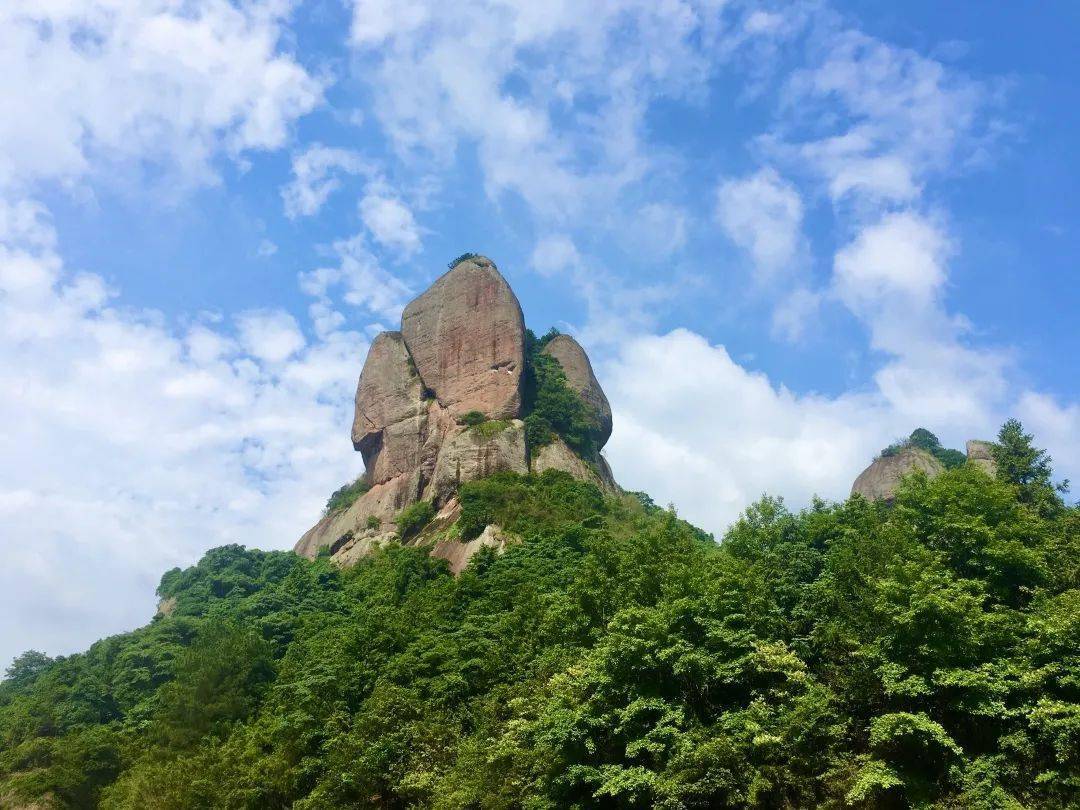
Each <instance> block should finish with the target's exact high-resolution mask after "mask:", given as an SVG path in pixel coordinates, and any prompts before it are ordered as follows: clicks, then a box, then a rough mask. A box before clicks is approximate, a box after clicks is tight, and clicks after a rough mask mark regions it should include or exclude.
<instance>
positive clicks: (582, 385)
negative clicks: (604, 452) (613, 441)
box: [544, 335, 611, 448]
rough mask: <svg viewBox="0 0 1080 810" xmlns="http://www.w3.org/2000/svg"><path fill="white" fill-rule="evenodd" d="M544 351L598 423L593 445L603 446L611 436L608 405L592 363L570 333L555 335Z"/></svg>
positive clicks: (609, 406)
mask: <svg viewBox="0 0 1080 810" xmlns="http://www.w3.org/2000/svg"><path fill="white" fill-rule="evenodd" d="M544 354H547V355H550V356H552V357H554V358H555V359H556V360H558V361H559V365H560V366H562V370H563V373H564V374H565V375H566V384H567V386H568V387H569V388H570V390H571V391H573V392H574V393H576V394H577V395H578V396H579V397H581V398H582V399H583V400H584V401H585V404H586V405H588V406H589V407H590V408H592V409H593V410H594V411H595V412H596V415H597V418H598V419H599V422H600V433H599V436H598V437H597V442H596V446H597V447H598V448H599V447H603V446H604V445H605V444H607V440H608V439H609V438H611V405H610V404H609V403H608V398H607V396H606V395H605V394H604V389H603V388H601V387H600V383H599V382H598V381H597V379H596V375H595V374H593V368H592V363H590V362H589V356H588V355H587V354H585V350H584V349H583V348H581V344H580V343H578V342H577V341H576V340H574V339H573V338H572V337H570V335H556V336H555V337H553V338H552V339H551V340H550V341H548V344H547V345H546V346H545V347H544Z"/></svg>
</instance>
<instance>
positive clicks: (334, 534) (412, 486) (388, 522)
mask: <svg viewBox="0 0 1080 810" xmlns="http://www.w3.org/2000/svg"><path fill="white" fill-rule="evenodd" d="M419 487H420V476H419V473H418V472H416V471H413V472H409V473H403V474H402V475H399V476H397V477H396V478H392V479H391V480H389V481H384V482H383V483H381V484H375V485H374V486H373V487H372V488H371V489H369V490H368V491H367V492H365V493H364V494H363V495H361V496H360V497H359V498H357V499H356V500H355V501H354V502H353V504H352V506H350V507H349V508H348V509H343V510H341V511H339V512H331V513H330V514H327V515H323V517H322V519H321V520H319V522H318V523H316V524H315V525H314V526H312V527H311V528H310V529H308V530H307V531H306V532H305V533H304V536H303V537H301V538H300V540H299V541H298V542H297V544H296V546H295V548H294V551H296V553H297V554H300V555H303V556H305V557H311V558H314V557H315V555H317V554H318V553H319V549H320V548H323V547H324V546H328V547H330V548H331V549H332V550H336V549H339V548H341V547H342V545H343V544H344V543H345V542H347V541H348V540H349V539H350V538H353V537H359V536H362V535H364V533H365V532H367V531H369V529H368V518H369V517H376V518H378V519H379V524H380V527H381V528H383V529H386V530H389V529H391V528H392V527H393V525H394V516H395V515H397V513H398V512H400V511H401V510H402V509H404V508H405V507H406V506H408V505H409V504H412V503H416V501H417V500H419V497H420V492H419Z"/></svg>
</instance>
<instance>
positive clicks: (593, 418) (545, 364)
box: [524, 328, 600, 459]
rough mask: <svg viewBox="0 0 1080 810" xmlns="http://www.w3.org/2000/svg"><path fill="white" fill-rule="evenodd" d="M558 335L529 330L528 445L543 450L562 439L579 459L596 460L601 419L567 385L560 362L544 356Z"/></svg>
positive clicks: (526, 400)
mask: <svg viewBox="0 0 1080 810" xmlns="http://www.w3.org/2000/svg"><path fill="white" fill-rule="evenodd" d="M558 334H559V331H558V330H557V329H554V328H553V329H550V330H549V331H548V332H547V334H545V335H544V336H543V337H541V338H537V337H536V335H535V334H533V332H532V330H531V329H526V330H525V379H524V388H525V391H524V401H525V408H524V413H525V414H526V416H525V442H526V444H527V445H528V446H529V448H530V449H532V448H540V447H543V446H544V445H546V444H551V442H552V441H553V440H554V438H555V436H561V437H562V439H563V441H565V442H566V444H567V446H569V447H570V448H571V449H572V450H574V451H575V452H576V453H577V454H578V455H579V456H581V457H582V458H585V459H592V458H594V457H595V456H596V454H597V452H598V446H597V437H598V435H599V430H600V422H599V418H598V416H597V414H596V412H595V411H594V410H593V409H592V408H590V407H589V406H588V405H587V404H586V403H585V402H584V401H583V400H582V399H581V397H579V396H578V395H577V394H576V393H574V392H573V391H572V390H571V389H570V387H569V386H568V385H567V384H566V374H565V373H564V372H563V369H562V366H561V365H559V361H558V360H556V359H555V358H554V357H551V356H550V355H547V354H544V347H545V346H546V345H547V344H548V343H549V342H550V341H551V340H552V339H553V338H555V337H556V336H557V335H558Z"/></svg>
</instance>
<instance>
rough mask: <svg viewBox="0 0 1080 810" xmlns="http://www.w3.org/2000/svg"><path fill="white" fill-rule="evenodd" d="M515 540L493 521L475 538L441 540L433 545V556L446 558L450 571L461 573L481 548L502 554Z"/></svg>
mask: <svg viewBox="0 0 1080 810" xmlns="http://www.w3.org/2000/svg"><path fill="white" fill-rule="evenodd" d="M513 542H515V538H513V537H512V536H511V535H509V534H507V533H506V532H504V531H503V530H502V528H501V527H499V526H497V525H495V524H494V523H492V524H490V525H488V526H486V527H484V531H482V532H481V533H480V536H479V537H477V538H475V539H473V540H453V539H446V540H439V541H438V542H437V543H435V545H434V546H432V548H431V556H432V557H438V558H439V559H442V560H446V561H447V562H449V563H450V571H451V572H452V573H454V574H460V573H461V572H462V571H464V570H465V567H466V566H467V565H468V564H469V561H470V560H471V559H472V558H473V557H474V556H476V553H477V552H478V551H480V549H482V548H493V549H495V553H496V554H502V553H503V552H504V551H506V547H507V546H508V545H510V544H511V543H513Z"/></svg>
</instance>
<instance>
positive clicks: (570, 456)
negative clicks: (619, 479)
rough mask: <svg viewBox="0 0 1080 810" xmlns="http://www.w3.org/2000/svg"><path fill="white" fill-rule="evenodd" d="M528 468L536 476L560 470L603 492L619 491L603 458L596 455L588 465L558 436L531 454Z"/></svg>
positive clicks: (613, 492)
mask: <svg viewBox="0 0 1080 810" xmlns="http://www.w3.org/2000/svg"><path fill="white" fill-rule="evenodd" d="M530 467H531V469H532V471H533V472H534V473H536V474H538V475H539V474H540V473H542V472H544V471H545V470H562V471H563V472H568V473H570V475H572V476H574V477H575V478H580V479H581V480H582V481H591V482H592V483H594V484H596V485H597V486H598V487H600V489H602V490H604V491H605V492H608V493H611V494H615V493H617V492H618V491H619V486H618V484H616V483H615V479H614V477H613V476H612V475H611V468H610V467H609V466H608V464H607V461H606V460H605V459H604V457H603V456H601V455H597V457H596V458H595V459H594V460H593V463H592V464H590V463H589V462H587V461H586V460H585V459H583V458H581V456H579V455H578V454H577V453H575V452H574V451H573V450H571V449H570V448H569V447H568V446H567V444H566V442H564V441H563V440H562V439H560V438H559V437H558V436H556V437H555V440H554V441H552V442H551V444H545V445H544V446H543V447H541V448H539V449H538V450H536V451H535V452H534V453H533V454H532V458H531V459H530Z"/></svg>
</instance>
